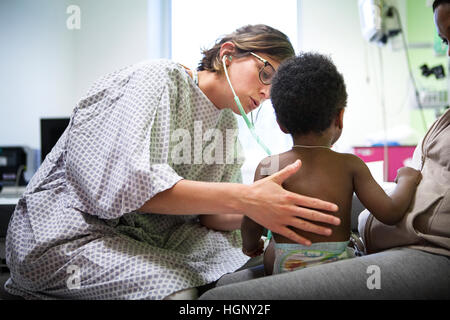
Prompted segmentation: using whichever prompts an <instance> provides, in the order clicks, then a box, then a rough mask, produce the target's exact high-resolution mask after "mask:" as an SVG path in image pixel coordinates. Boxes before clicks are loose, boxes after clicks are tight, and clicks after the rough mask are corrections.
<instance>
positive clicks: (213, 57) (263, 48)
mask: <svg viewBox="0 0 450 320" xmlns="http://www.w3.org/2000/svg"><path fill="white" fill-rule="evenodd" d="M225 42H232V43H233V44H234V45H235V48H236V55H237V56H239V55H245V54H246V53H248V52H251V51H252V52H260V53H265V54H267V55H268V56H270V57H271V58H272V59H274V60H276V61H278V62H282V61H283V60H286V59H287V58H290V57H293V56H295V50H294V48H293V47H292V44H291V42H290V40H289V38H288V37H287V36H286V35H285V34H284V33H282V32H281V31H278V30H277V29H274V28H272V27H269V26H267V25H264V24H257V25H247V26H244V27H241V28H239V29H237V30H236V31H234V32H233V33H231V34H228V35H225V36H224V37H222V38H221V39H218V40H217V41H216V43H215V45H214V46H213V47H212V48H211V49H207V50H202V54H203V58H202V60H201V61H200V63H199V65H198V68H197V69H198V71H204V70H207V71H211V72H217V73H219V74H221V73H222V72H223V66H222V61H221V59H220V47H221V46H222V44H224V43H225Z"/></svg>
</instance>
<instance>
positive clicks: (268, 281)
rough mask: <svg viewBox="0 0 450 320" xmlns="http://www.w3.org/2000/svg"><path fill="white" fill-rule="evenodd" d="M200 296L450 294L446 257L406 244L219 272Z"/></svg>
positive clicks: (415, 296)
mask: <svg viewBox="0 0 450 320" xmlns="http://www.w3.org/2000/svg"><path fill="white" fill-rule="evenodd" d="M199 299H200V300H227V299H232V300H249V299H251V300H252V299H256V300H259V299H261V300H291V299H305V300H308V299H314V300H318V299H319V300H320V299H327V300H331V299H333V300H335V299H450V258H449V257H446V256H439V255H434V254H431V253H427V252H423V251H419V250H413V249H408V248H396V249H391V250H387V251H384V252H380V253H376V254H371V255H367V256H362V257H357V258H353V259H347V260H341V261H337V262H333V263H328V264H324V265H319V266H314V267H310V268H305V269H301V270H297V271H292V272H288V273H282V274H277V275H273V276H266V277H264V271H263V268H262V265H259V266H256V267H250V268H247V269H244V270H241V271H237V272H235V273H232V274H227V275H224V276H223V277H222V278H221V279H220V280H219V281H218V282H217V284H216V287H215V288H213V289H210V290H208V291H206V292H205V293H204V294H202V295H201V296H200V298H199Z"/></svg>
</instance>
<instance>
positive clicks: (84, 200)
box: [65, 61, 182, 219]
mask: <svg viewBox="0 0 450 320" xmlns="http://www.w3.org/2000/svg"><path fill="white" fill-rule="evenodd" d="M177 81H178V80H177V72H176V70H175V67H174V65H173V63H171V62H169V61H167V62H164V61H158V62H145V63H141V64H137V65H134V66H131V67H127V68H124V69H122V70H119V71H117V72H115V73H112V74H109V75H108V76H105V77H103V78H101V79H99V80H98V81H97V82H96V83H95V84H94V86H93V87H92V88H91V89H90V90H89V92H88V94H87V95H86V97H84V98H83V99H82V100H81V101H80V102H79V103H78V105H77V106H76V108H75V111H74V113H73V115H72V121H71V127H70V128H69V131H68V140H67V151H66V156H65V162H66V163H65V165H66V178H67V189H68V192H69V195H70V196H69V197H68V199H69V200H68V203H67V204H66V205H67V206H70V207H73V208H76V209H78V210H80V211H83V212H85V213H88V214H91V215H95V216H98V217H99V218H102V219H115V218H119V217H121V216H122V215H124V214H125V213H128V212H132V211H135V210H137V209H139V208H140V207H141V206H142V205H143V204H144V203H145V202H146V201H148V200H149V199H151V198H152V197H153V196H155V195H156V194H157V193H159V192H162V191H164V190H167V189H170V188H171V187H172V186H173V185H174V184H175V183H177V182H178V181H180V180H181V179H182V177H180V176H179V175H178V174H177V173H176V172H175V171H174V170H173V169H172V167H171V166H170V165H169V162H170V160H169V142H170V131H171V128H170V126H171V117H172V116H171V114H172V113H174V112H176V100H177V97H176V95H177V90H176V83H177Z"/></svg>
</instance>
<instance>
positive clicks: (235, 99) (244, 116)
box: [222, 55, 272, 240]
mask: <svg viewBox="0 0 450 320" xmlns="http://www.w3.org/2000/svg"><path fill="white" fill-rule="evenodd" d="M226 59H227V56H226V55H224V56H223V58H222V63H223V69H224V71H225V76H226V78H227V81H228V84H229V85H230V88H231V91H232V92H233V95H234V101H235V102H236V105H237V106H238V108H239V112H240V113H241V115H242V118H244V121H245V124H246V125H247V127H248V129H249V130H250V132H251V134H252V136H253V138H254V139H255V140H256V142H257V143H258V144H259V145H260V146H261V147H262V148H263V149H264V151H265V152H266V153H267V155H269V156H270V155H272V152H270V150H269V148H268V147H267V146H266V145H265V144H264V143H263V142H262V140H261V139H260V138H259V137H258V135H257V134H256V131H255V126H254V124H253V121H252V122H250V120H249V119H248V117H247V115H246V114H245V111H244V108H243V107H242V104H241V101H240V100H239V97H238V96H237V94H236V92H235V91H234V89H233V86H232V84H231V81H230V77H229V76H228V71H227V66H226ZM228 59H229V60H230V61H231V59H232V58H231V56H228ZM271 238H272V232H271V231H270V230H268V231H267V240H270V239H271Z"/></svg>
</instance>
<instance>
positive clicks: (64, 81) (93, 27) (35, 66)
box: [0, 0, 164, 149]
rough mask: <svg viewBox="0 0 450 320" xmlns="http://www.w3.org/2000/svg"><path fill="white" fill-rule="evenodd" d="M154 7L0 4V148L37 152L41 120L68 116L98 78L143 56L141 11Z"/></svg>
mask: <svg viewBox="0 0 450 320" xmlns="http://www.w3.org/2000/svg"><path fill="white" fill-rule="evenodd" d="M159 1H164V0H133V1H123V0H95V1H92V0H57V1H55V0H38V1H37V0H1V1H0V46H1V50H0V70H1V72H0V99H1V103H0V146H8V145H26V146H29V147H31V148H34V149H40V129H39V119H40V118H41V117H67V116H70V114H71V112H72V110H73V108H74V106H75V105H76V103H77V101H78V100H79V98H81V96H82V95H83V94H84V93H85V92H86V90H87V89H88V88H89V87H90V86H91V85H92V83H93V82H94V81H95V80H96V79H97V78H98V77H100V76H102V75H103V74H106V73H108V72H111V71H114V70H116V69H118V68H121V67H122V66H125V65H128V64H132V63H135V62H138V61H141V60H144V59H147V58H148V57H149V56H151V55H152V52H153V51H155V46H150V41H149V38H148V34H149V30H148V26H149V25H148V18H147V17H148V15H149V12H148V11H147V7H148V2H159ZM69 5H78V6H79V8H80V10H81V25H80V27H81V28H80V29H79V30H69V29H68V28H67V26H66V20H67V19H68V18H69V16H70V14H67V13H66V9H67V7H68V6H69ZM156 16H157V15H156ZM153 56H154V55H153Z"/></svg>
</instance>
